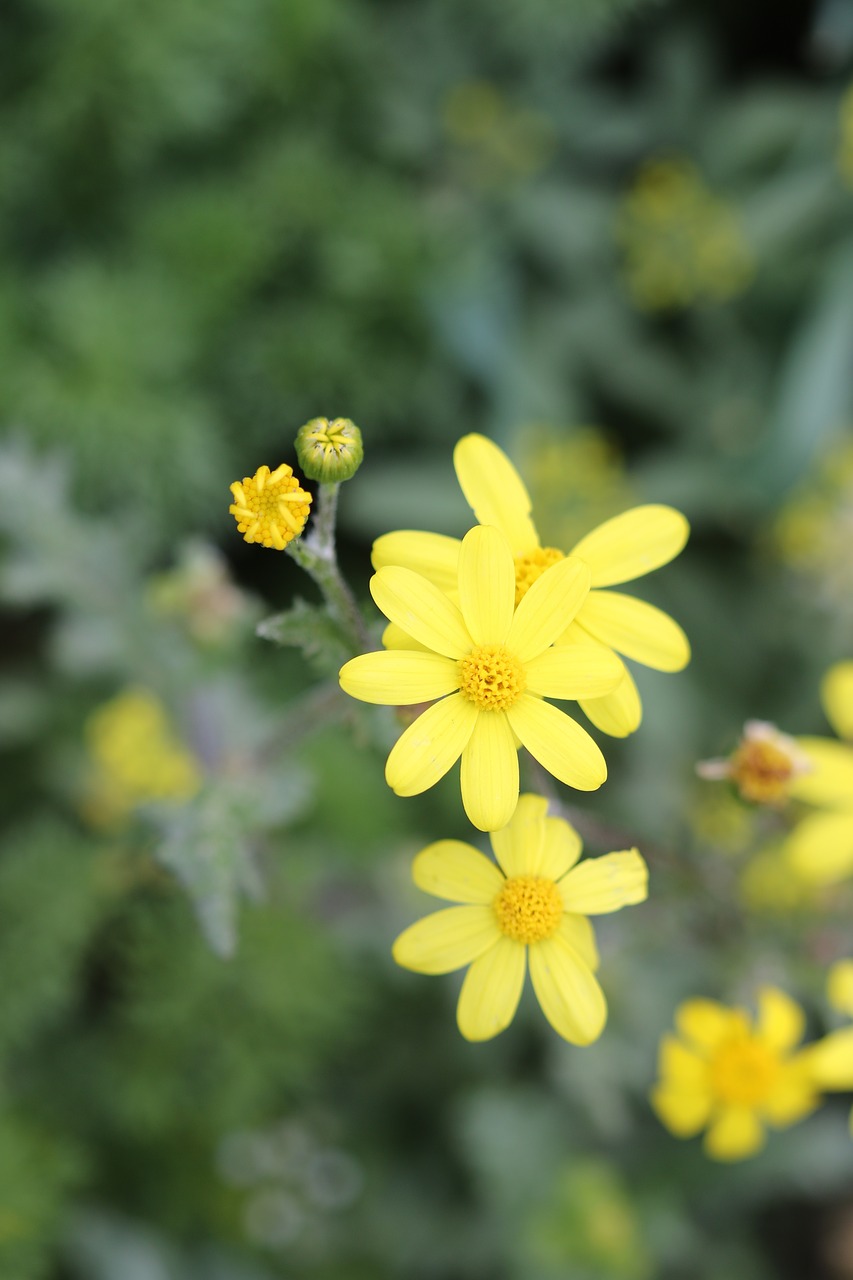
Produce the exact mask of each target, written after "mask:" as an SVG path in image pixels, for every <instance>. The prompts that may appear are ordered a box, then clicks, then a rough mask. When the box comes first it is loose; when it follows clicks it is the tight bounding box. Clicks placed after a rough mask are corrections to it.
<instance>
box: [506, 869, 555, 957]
mask: <svg viewBox="0 0 853 1280" xmlns="http://www.w3.org/2000/svg"><path fill="white" fill-rule="evenodd" d="M492 906H493V908H494V912H495V915H496V916H497V918H498V926H499V927H500V929H501V931H502V932H503V933H505V934H506V936H507V937H508V938H512V939H513V941H515V942H524V943H531V942H542V941H543V939H545V938H550V937H553V935H554V934H555V933H556V932H557V929H558V928H559V924H560V921H561V920H562V918H563V911H564V910H565V908H564V907H563V899H562V898H561V897H560V891H559V889H558V888H557V886H556V885H555V884H554V881H553V880H543V879H542V877H541V876H513V877H512V879H511V880H507V882H506V884H505V885H504V887H503V888H502V889H501V891H500V893H499V894H498V895H497V897H496V898H495V900H494V902H493V903H492Z"/></svg>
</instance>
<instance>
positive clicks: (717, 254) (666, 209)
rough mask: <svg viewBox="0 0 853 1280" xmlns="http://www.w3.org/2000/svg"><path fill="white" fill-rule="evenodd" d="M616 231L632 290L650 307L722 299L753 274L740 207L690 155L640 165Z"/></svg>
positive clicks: (738, 290) (739, 289)
mask: <svg viewBox="0 0 853 1280" xmlns="http://www.w3.org/2000/svg"><path fill="white" fill-rule="evenodd" d="M616 236H617V239H618V241H619V244H620V246H621V248H622V251H623V253H624V255H625V268H624V269H625V279H626V283H627V285H628V289H629V291H630V293H631V296H632V297H633V299H634V301H635V302H636V304H637V305H638V306H639V307H642V308H644V309H646V310H649V311H660V310H667V309H671V308H676V307H686V306H689V305H690V304H691V303H693V302H697V301H703V300H705V299H710V300H711V301H724V300H726V299H727V298H731V297H734V296H735V295H736V294H738V293H741V292H743V290H744V289H745V288H746V287H747V285H748V284H749V283H750V281H751V279H752V276H753V274H754V269H755V268H754V261H753V255H752V252H751V250H750V248H749V245H748V244H747V241H746V238H745V236H744V233H743V230H742V229H741V226H740V223H739V221H738V218H737V215H736V213H735V211H734V209H733V208H732V207H731V206H730V205H728V204H727V203H726V202H725V201H723V200H720V199H719V198H718V197H717V196H715V195H713V194H712V192H711V191H709V189H708V188H707V186H706V185H705V183H704V181H703V180H702V177H701V175H700V174H699V172H698V170H697V169H696V168H695V166H694V165H692V164H691V163H690V162H689V161H688V160H684V159H672V160H653V161H650V162H649V163H648V164H645V165H644V166H643V167H642V169H640V171H639V173H638V174H637V177H636V179H635V181H634V185H633V187H632V188H631V190H630V191H629V193H628V194H627V196H626V197H625V199H624V201H623V204H622V208H621V210H620V213H619V217H618V221H617V225H616Z"/></svg>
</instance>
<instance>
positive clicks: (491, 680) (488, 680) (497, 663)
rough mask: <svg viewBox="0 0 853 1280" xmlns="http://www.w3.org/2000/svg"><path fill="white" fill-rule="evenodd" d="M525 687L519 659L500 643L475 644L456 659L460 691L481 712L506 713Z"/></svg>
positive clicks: (524, 677) (525, 682)
mask: <svg viewBox="0 0 853 1280" xmlns="http://www.w3.org/2000/svg"><path fill="white" fill-rule="evenodd" d="M526 688H527V677H526V676H525V674H524V667H523V666H522V664H521V660H520V659H519V658H517V657H516V656H515V654H514V653H510V651H509V649H505V648H504V646H503V645H502V644H478V645H477V646H476V648H474V649H472V650H471V652H470V653H469V654H468V655H467V657H464V658H460V659H459V692H460V693H461V694H462V695H463V697H465V698H467V699H468V700H469V701H470V702H473V703H474V704H475V705H476V706H478V707H479V708H480V710H481V711H506V709H507V707H511V706H512V704H513V703H514V702H516V701H517V700H518V699H519V698H520V697H521V695H522V694H523V693H524V690H525V689H526Z"/></svg>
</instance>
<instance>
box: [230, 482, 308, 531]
mask: <svg viewBox="0 0 853 1280" xmlns="http://www.w3.org/2000/svg"><path fill="white" fill-rule="evenodd" d="M231 493H232V494H233V496H234V501H233V502H232V504H231V506H230V507H229V508H228V510H229V511H230V512H231V515H232V516H233V517H234V519H235V520H236V521H237V528H238V530H239V531H240V533H242V535H243V541H244V542H259V543H260V544H261V545H262V546H264V547H275V548H276V550H277V551H283V550H284V548H285V547H286V546H287V544H288V542H292V541H293V539H294V538H298V537H299V535H300V534H301V532H302V530H303V529H304V528H305V521H306V520H307V519H308V513H309V511H310V509H311V494H310V493H306V492H305V490H304V489H302V488H301V487H300V484H299V481H298V480H297V478H296V476H295V475H294V474H293V468H292V467H289V466H288V465H287V464H286V463H284V462H283V463H282V464H281V466H280V467H276V469H275V471H270V469H269V467H267V466H263V467H258V469H257V471H256V472H255V474H254V475H253V476H244V477H243V481H242V483H241V482H240V481H239V480H235V481H234V483H233V484H232V485H231Z"/></svg>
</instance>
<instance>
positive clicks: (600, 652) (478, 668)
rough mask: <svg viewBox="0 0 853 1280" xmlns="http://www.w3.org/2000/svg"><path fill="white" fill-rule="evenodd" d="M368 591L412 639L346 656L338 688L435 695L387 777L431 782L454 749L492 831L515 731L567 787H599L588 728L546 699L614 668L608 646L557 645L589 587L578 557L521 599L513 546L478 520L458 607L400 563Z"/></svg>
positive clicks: (614, 672) (608, 683)
mask: <svg viewBox="0 0 853 1280" xmlns="http://www.w3.org/2000/svg"><path fill="white" fill-rule="evenodd" d="M370 590H371V593H372V595H373V599H374V600H375V601H376V604H377V605H378V606H379V608H380V609H381V610H382V612H383V613H384V614H385V616H386V617H387V618H389V619H390V620H391V622H392V623H395V624H396V625H397V626H398V627H400V628H402V629H403V631H404V632H405V633H406V635H408V636H412V637H413V638H414V640H415V641H416V642H417V646H418V647H417V648H416V649H413V648H411V647H410V648H406V649H383V650H381V651H380V652H378V653H366V654H362V655H361V656H360V657H358V658H353V659H352V660H351V661H350V662H347V663H345V665H344V666H343V667H342V668H341V672H340V682H341V688H342V689H344V690H345V692H346V693H348V694H350V695H351V696H352V697H354V698H360V699H361V700H362V701H363V702H377V703H385V704H390V705H397V706H414V705H416V704H418V703H422V702H432V701H433V700H434V699H436V698H438V699H440V701H438V702H435V704H434V705H433V706H431V707H429V708H428V709H427V710H426V711H424V712H423V713H422V714H421V715H419V716H418V718H417V719H416V720H415V721H414V723H413V724H411V725H410V726H409V727H408V729H406V730H405V732H404V733H403V735H402V737H401V738H400V739H399V740H398V742H397V744H396V746H395V747H394V748H393V750H392V751H391V754H390V755H389V757H388V762H387V764H386V766H385V777H386V780H387V782H388V785H389V786H390V787H391V788H392V789H393V790H394V791H395V792H396V793H397V795H399V796H414V795H419V794H420V793H421V792H422V791H426V790H427V789H428V788H429V787H431V786H433V785H434V784H435V783H436V782H438V780H439V778H443V777H444V775H445V774H446V773H447V771H448V769H450V767H451V766H452V765H453V764H455V763H456V761H457V760H458V759H459V757H460V756H461V757H462V769H461V781H462V803H463V804H464V806H465V812H466V813H467V815H468V817H469V818H470V820H471V822H473V824H474V826H475V827H479V828H480V830H481V831H496V830H497V829H498V828H499V827H502V826H504V825H505V824H506V823H507V822H508V821H509V820H510V818H511V817H512V815H513V812H514V810H515V806H516V803H517V801H518V745H519V742H520V743H521V744H522V745H523V746H525V747H527V749H528V751H529V752H530V754H531V755H532V756H534V757H535V758H536V759H537V760H538V761H539V763H540V764H541V765H542V766H543V767H544V768H546V769H547V770H548V772H549V773H552V774H553V775H554V777H555V778H559V779H560V781H561V782H565V783H566V784H567V785H568V786H570V787H576V788H578V790H581V791H595V790H596V789H597V788H598V787H600V786H601V784H602V782H604V779H605V778H606V777H607V766H606V765H605V763H604V757H603V756H602V754H601V752H600V751H599V749H598V747H597V746H596V744H595V743H594V742H593V740H592V738H591V737H590V736H589V734H588V733H587V732H586V731H585V730H584V729H582V728H581V727H580V725H579V724H577V722H576V721H574V720H572V719H571V717H570V716H568V715H566V713H565V712H564V711H559V710H558V709H557V708H556V707H554V706H551V704H550V703H548V702H545V701H544V699H545V698H581V697H595V696H597V695H600V694H602V693H605V692H607V691H608V690H609V689H612V688H614V686H615V685H616V684H617V682H618V681H619V679H620V669H619V663H618V662H617V660H616V659H615V657H614V655H613V654H611V653H609V652H608V650H607V649H605V648H603V647H601V646H598V647H595V646H579V645H563V646H559V645H555V644H554V641H555V639H556V638H557V636H558V635H559V634H560V632H562V631H563V630H564V629H565V627H566V623H567V621H568V620H569V619H571V618H573V617H574V615H575V614H576V613H577V611H578V609H579V608H580V607H581V604H582V603H583V601H584V599H585V598H586V595H587V592H588V590H589V570H588V569H587V567H586V565H585V564H583V563H582V562H581V561H579V560H577V559H561V560H560V562H559V563H558V564H554V565H552V566H551V568H549V569H548V571H547V572H546V573H543V574H542V576H541V577H540V579H539V581H538V582H537V583H536V584H535V585H534V586H533V587H532V588H531V590H530V591H529V592H528V593H527V594H526V595H525V596H524V598H523V599H522V600H521V601H520V602H519V604H518V605H517V606H516V604H515V571H514V567H513V561H512V555H511V553H510V550H509V547H508V546H507V544H506V541H505V539H504V537H503V535H502V534H501V533H500V532H499V531H498V530H497V529H493V528H490V527H488V526H482V525H480V526H477V527H476V528H474V529H471V530H469V532H468V533H467V534H466V535H465V538H464V539H463V541H462V545H461V549H460V552H459V555H458V564H457V578H456V594H457V598H458V600H459V605H458V606H457V605H455V604H454V603H453V602H452V601H451V600H450V599H449V598H448V596H446V595H445V594H444V593H443V592H441V591H440V590H439V589H438V587H436V586H434V585H433V583H431V582H429V581H428V580H427V579H426V578H425V577H423V576H422V575H421V574H419V573H414V572H413V571H412V570H411V569H406V568H401V567H400V566H394V565H392V566H388V567H387V568H383V569H380V570H379V571H378V572H377V573H376V574H375V575H374V576H373V578H372V579H371V581H370Z"/></svg>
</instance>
